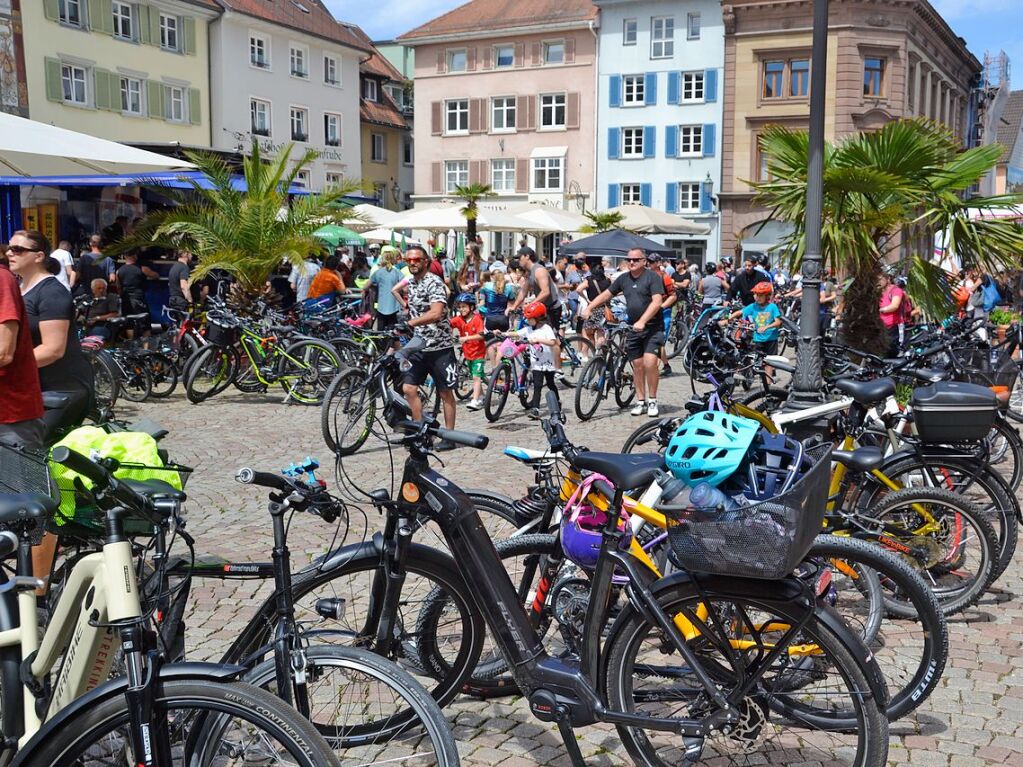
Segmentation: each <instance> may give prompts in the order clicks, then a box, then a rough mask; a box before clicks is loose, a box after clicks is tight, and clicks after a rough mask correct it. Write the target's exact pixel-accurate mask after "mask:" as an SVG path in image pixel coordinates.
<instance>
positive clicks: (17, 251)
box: [7, 245, 42, 256]
mask: <svg viewBox="0 0 1023 767" xmlns="http://www.w3.org/2000/svg"><path fill="white" fill-rule="evenodd" d="M7 252H8V253H13V254H14V255H16V256H20V255H21V254H22V253H42V251H41V250H36V249H35V248H26V247H23V246H21V245H8V246H7Z"/></svg>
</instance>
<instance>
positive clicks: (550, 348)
mask: <svg viewBox="0 0 1023 767" xmlns="http://www.w3.org/2000/svg"><path fill="white" fill-rule="evenodd" d="M522 316H523V318H524V319H525V320H526V324H527V325H528V327H525V328H522V329H521V330H519V331H518V332H517V333H516V335H518V336H520V337H522V338H523V339H524V340H525V341H526V342H528V343H529V344H530V346H529V365H530V369H531V370H532V371H533V399H532V401H531V402H530V403H529V415H530V417H531V418H536V419H539V418H540V390H541V389H542V388H543V385H544V384H547V388H548V389H550V390H551V391H552V392H554V396H555V397H558V384H557V379H556V378H555V377H554V371H555V370H556V369H557V368H556V367H555V365H554V347H555V346H556V345H557V344H558V336H557V334H556V333H555V332H554V328H552V327H551V326H550V323H548V322H547V307H546V306H544V305H543V304H542V303H540V302H539V301H533V302H532V303H529V304H526V306H525V307H524V308H523V310H522ZM558 402H561V398H560V397H558Z"/></svg>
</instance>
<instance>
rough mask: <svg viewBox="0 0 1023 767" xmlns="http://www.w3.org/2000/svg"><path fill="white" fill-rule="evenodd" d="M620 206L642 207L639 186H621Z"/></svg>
mask: <svg viewBox="0 0 1023 767" xmlns="http://www.w3.org/2000/svg"><path fill="white" fill-rule="evenodd" d="M621 204H622V205H642V204H643V203H642V191H641V186H640V185H639V184H622V201H621Z"/></svg>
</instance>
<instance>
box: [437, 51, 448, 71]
mask: <svg viewBox="0 0 1023 767" xmlns="http://www.w3.org/2000/svg"><path fill="white" fill-rule="evenodd" d="M447 68H448V52H447V51H437V73H438V74H444V72H445V71H447Z"/></svg>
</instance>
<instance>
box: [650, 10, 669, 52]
mask: <svg viewBox="0 0 1023 767" xmlns="http://www.w3.org/2000/svg"><path fill="white" fill-rule="evenodd" d="M674 55H675V18H674V17H673V16H660V17H654V18H652V19H650V58H652V59H670V58H671V57H672V56H674Z"/></svg>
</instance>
